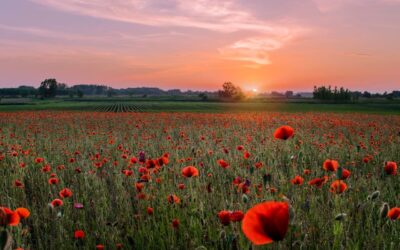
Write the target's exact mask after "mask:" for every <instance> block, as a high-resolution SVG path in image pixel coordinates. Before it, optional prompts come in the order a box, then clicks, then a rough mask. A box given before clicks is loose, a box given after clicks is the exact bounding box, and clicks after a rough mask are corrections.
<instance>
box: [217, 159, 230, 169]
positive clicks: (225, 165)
mask: <svg viewBox="0 0 400 250" xmlns="http://www.w3.org/2000/svg"><path fill="white" fill-rule="evenodd" d="M217 162H218V164H219V166H220V167H221V168H229V164H228V163H227V162H226V161H224V160H223V159H219V160H218V161H217Z"/></svg>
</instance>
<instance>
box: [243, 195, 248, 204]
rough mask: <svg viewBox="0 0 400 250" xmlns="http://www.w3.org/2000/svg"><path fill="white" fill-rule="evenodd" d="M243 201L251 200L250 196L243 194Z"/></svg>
mask: <svg viewBox="0 0 400 250" xmlns="http://www.w3.org/2000/svg"><path fill="white" fill-rule="evenodd" d="M242 201H243V202H244V203H247V202H248V201H249V197H248V196H247V195H245V194H243V195H242Z"/></svg>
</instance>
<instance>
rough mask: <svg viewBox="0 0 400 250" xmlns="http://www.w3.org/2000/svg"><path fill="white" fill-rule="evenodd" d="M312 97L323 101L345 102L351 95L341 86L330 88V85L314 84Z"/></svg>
mask: <svg viewBox="0 0 400 250" xmlns="http://www.w3.org/2000/svg"><path fill="white" fill-rule="evenodd" d="M313 97H314V99H317V100H323V101H335V102H347V101H350V100H351V98H352V95H351V93H350V91H349V90H348V89H344V88H343V87H341V88H340V89H338V88H337V87H335V88H334V89H333V90H332V88H331V86H328V87H325V86H321V87H317V86H314V92H313Z"/></svg>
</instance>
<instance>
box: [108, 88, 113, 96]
mask: <svg viewBox="0 0 400 250" xmlns="http://www.w3.org/2000/svg"><path fill="white" fill-rule="evenodd" d="M114 95H115V92H114V90H113V89H112V88H109V89H108V90H107V97H113V96H114Z"/></svg>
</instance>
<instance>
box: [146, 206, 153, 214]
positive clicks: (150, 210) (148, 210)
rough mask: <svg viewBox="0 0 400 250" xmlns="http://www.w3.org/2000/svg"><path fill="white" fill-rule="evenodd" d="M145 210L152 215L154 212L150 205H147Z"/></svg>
mask: <svg viewBox="0 0 400 250" xmlns="http://www.w3.org/2000/svg"><path fill="white" fill-rule="evenodd" d="M146 211H147V214H148V215H153V214H154V209H153V208H152V207H148V208H147V210H146Z"/></svg>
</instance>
